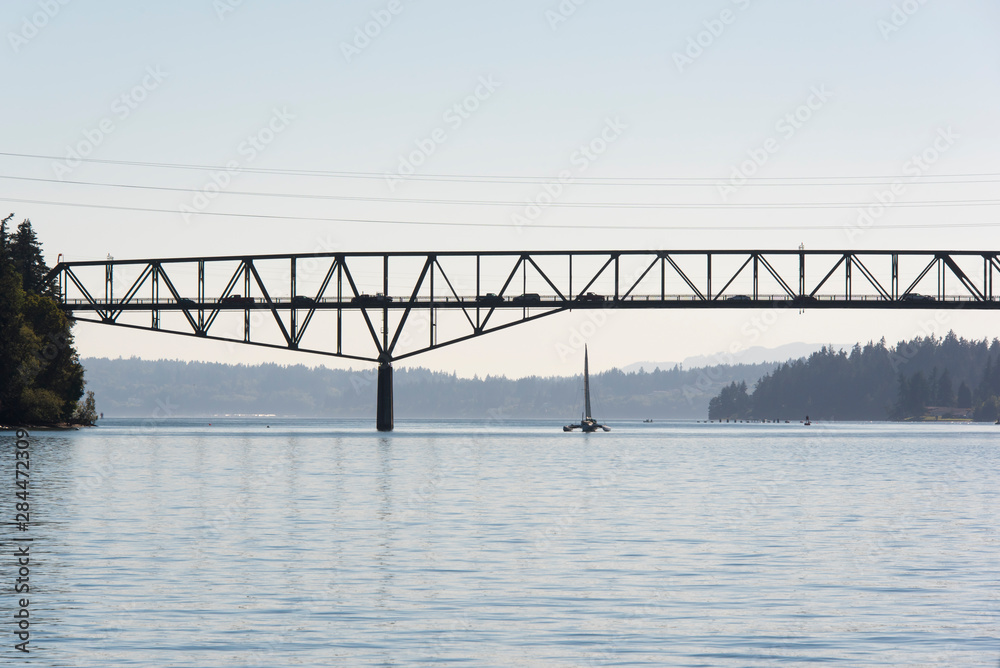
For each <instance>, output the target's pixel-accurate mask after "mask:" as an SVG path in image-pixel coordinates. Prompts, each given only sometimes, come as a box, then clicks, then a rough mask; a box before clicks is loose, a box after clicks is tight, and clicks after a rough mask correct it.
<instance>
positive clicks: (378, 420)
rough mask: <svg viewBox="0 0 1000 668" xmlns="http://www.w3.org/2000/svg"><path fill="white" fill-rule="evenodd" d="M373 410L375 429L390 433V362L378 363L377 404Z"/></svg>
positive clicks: (391, 424) (391, 425)
mask: <svg viewBox="0 0 1000 668" xmlns="http://www.w3.org/2000/svg"><path fill="white" fill-rule="evenodd" d="M375 410H376V415H375V428H376V429H378V430H379V431H392V428H393V423H392V364H391V363H390V362H379V365H378V404H377V407H376V409H375Z"/></svg>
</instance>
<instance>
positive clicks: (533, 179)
mask: <svg viewBox="0 0 1000 668" xmlns="http://www.w3.org/2000/svg"><path fill="white" fill-rule="evenodd" d="M0 156H6V157H12V158H28V159H35V160H55V161H62V160H65V159H66V158H65V157H61V156H54V155H38V154H33V153H10V152H2V151H0ZM75 160H79V161H80V162H86V163H93V164H105V165H124V166H129V167H150V168H160V169H183V170H198V171H223V172H228V171H229V170H228V168H226V167H224V166H220V165H198V164H183V163H167V162H149V161H139V160H134V161H133V160H105V159H98V158H75ZM235 171H237V172H241V173H242V172H247V173H254V174H276V175H286V176H316V177H327V178H344V179H382V180H384V179H395V180H403V181H454V182H465V183H521V184H524V183H542V184H545V183H552V182H553V181H558V176H557V175H549V176H516V175H468V174H413V175H409V176H403V175H400V174H394V173H392V172H383V173H378V172H352V171H328V170H309V169H264V168H260V167H245V166H241V167H239V168H238V169H237V170H235ZM923 178H925V177H922V176H918V177H906V178H905V179H904V177H902V176H900V175H898V174H888V175H869V176H784V177H748V178H747V179H746V181H747V183H746V184H744V185H752V184H755V185H762V186H763V185H813V186H846V185H890V184H891V183H893V182H895V181H898V180H905V181H909V182H911V183H923V182H924V181H920V180H919V179H923ZM926 178H928V179H990V180H991V182H993V181H996V180H998V179H1000V173H988V172H987V173H968V174H948V175H928V176H927V177H926ZM835 180H836V181H843V180H849V181H855V183H806V182H808V181H835ZM872 180H881V181H888V183H871V181H872ZM572 182H573V183H581V184H587V185H592V186H665V185H706V186H707V185H712V186H716V185H720V184H722V185H725V184H727V183H729V180H728V177H721V178H720V177H706V176H691V177H686V176H676V177H673V176H669V177H668V176H665V177H603V178H596V177H576V176H574V177H573V178H572ZM926 182H927V183H980V182H983V181H926ZM741 187H742V186H741Z"/></svg>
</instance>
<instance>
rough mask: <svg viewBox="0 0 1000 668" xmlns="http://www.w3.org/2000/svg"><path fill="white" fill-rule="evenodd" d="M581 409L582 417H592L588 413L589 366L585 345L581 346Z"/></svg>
mask: <svg viewBox="0 0 1000 668" xmlns="http://www.w3.org/2000/svg"><path fill="white" fill-rule="evenodd" d="M583 409H584V412H585V413H586V415H585V416H584V417H586V418H588V419H590V418H591V417H593V416H592V415H591V413H590V368H589V364H588V361H587V346H584V347H583Z"/></svg>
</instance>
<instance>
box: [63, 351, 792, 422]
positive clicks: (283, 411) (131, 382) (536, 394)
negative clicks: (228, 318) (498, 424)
mask: <svg viewBox="0 0 1000 668" xmlns="http://www.w3.org/2000/svg"><path fill="white" fill-rule="evenodd" d="M83 364H84V366H85V367H86V369H87V379H88V387H92V388H93V389H95V390H96V391H97V395H98V397H99V398H100V406H101V410H102V411H103V412H104V413H105V414H106V415H107V416H109V417H112V416H113V417H147V416H158V417H168V416H185V417H186V416H210V415H261V414H267V415H282V416H297V417H371V416H373V415H374V414H375V389H376V382H375V380H376V379H375V369H374V367H371V368H366V369H359V370H335V369H327V368H324V367H318V368H308V367H306V366H303V365H291V366H283V365H278V364H260V365H229V364H219V363H211V362H185V361H179V360H158V361H152V360H141V359H138V358H131V359H84V360H83ZM775 366H776V365H775V364H774V363H766V364H738V365H721V366H716V367H707V368H696V369H684V368H682V367H680V366H679V365H678V366H674V367H673V368H670V369H656V370H654V371H652V372H630V373H625V372H622V371H619V370H611V371H607V372H604V373H592V374H591V393H592V395H593V407H594V412H595V413H596V414H597V415H598V416H600V417H601V418H602V419H643V418H656V419H671V418H673V419H682V418H691V419H695V418H703V417H704V415H705V412H706V411H707V410H708V401H709V399H710V398H711V397H712V396H713V395H715V394H716V393H717V392H718V391H719V390H720V389H721V388H722V387H724V386H725V385H727V384H728V383H730V382H732V381H733V380H737V381H746V382H749V383H753V382H755V381H756V380H757V379H758V378H760V377H761V376H762V375H763V374H765V373H767V372H768V371H771V370H773V369H774V368H775ZM394 376H395V378H394V393H395V401H394V404H395V413H396V416H397V417H402V418H406V417H428V418H447V417H455V418H477V419H479V418H481V419H484V420H496V419H516V418H552V419H557V420H571V419H573V418H575V417H578V416H579V415H580V412H581V411H582V409H583V380H582V377H581V376H569V377H546V378H543V377H537V376H535V377H528V378H518V379H511V378H505V377H502V376H486V377H483V378H480V377H475V378H460V377H458V376H456V375H455V374H451V373H443V372H436V371H430V370H427V369H423V368H406V367H400V368H397V369H396V370H395V374H394Z"/></svg>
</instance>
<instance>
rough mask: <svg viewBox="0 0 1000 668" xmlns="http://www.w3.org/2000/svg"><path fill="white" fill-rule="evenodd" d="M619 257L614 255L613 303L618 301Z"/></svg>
mask: <svg viewBox="0 0 1000 668" xmlns="http://www.w3.org/2000/svg"><path fill="white" fill-rule="evenodd" d="M620 258H621V256H619V255H615V301H618V274H619V272H618V264H619V260H620Z"/></svg>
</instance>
